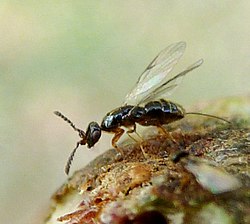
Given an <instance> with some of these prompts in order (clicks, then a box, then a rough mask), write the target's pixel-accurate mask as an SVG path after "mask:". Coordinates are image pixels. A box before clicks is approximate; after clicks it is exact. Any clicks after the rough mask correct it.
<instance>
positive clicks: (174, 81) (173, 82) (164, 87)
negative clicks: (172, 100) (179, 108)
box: [138, 59, 203, 104]
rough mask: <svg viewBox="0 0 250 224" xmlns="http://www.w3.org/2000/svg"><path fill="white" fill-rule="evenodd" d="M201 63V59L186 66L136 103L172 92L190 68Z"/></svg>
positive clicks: (158, 97) (162, 96) (165, 95)
mask: <svg viewBox="0 0 250 224" xmlns="http://www.w3.org/2000/svg"><path fill="white" fill-rule="evenodd" d="M202 63H203V59H200V60H198V61H197V62H195V63H194V64H192V65H191V66H189V67H188V68H186V69H185V70H184V71H182V72H181V73H179V74H178V75H176V76H174V77H173V78H171V79H168V80H167V81H165V82H163V83H161V85H159V86H158V87H156V88H154V90H153V91H152V92H151V93H150V94H148V95H145V96H144V97H143V98H142V99H141V100H140V101H139V102H138V104H142V103H146V102H148V101H152V100H154V99H160V98H164V97H167V96H169V95H171V94H172V92H173V91H174V90H175V89H176V87H177V86H178V85H179V84H180V82H181V80H182V78H183V77H184V76H185V75H186V74H187V73H188V72H191V71H192V70H194V69H196V68H198V67H199V66H200V65H201V64H202Z"/></svg>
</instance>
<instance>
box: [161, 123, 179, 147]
mask: <svg viewBox="0 0 250 224" xmlns="http://www.w3.org/2000/svg"><path fill="white" fill-rule="evenodd" d="M157 128H158V130H159V132H160V133H161V134H162V135H165V136H167V137H169V138H170V139H171V141H173V142H174V143H176V144H177V142H176V140H175V139H174V138H173V136H172V135H171V133H169V132H168V131H167V130H166V129H165V128H164V127H162V126H157Z"/></svg>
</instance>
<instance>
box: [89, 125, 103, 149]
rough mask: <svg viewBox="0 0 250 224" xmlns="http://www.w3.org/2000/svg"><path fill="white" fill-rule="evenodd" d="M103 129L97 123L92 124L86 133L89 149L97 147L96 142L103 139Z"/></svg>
mask: <svg viewBox="0 0 250 224" xmlns="http://www.w3.org/2000/svg"><path fill="white" fill-rule="evenodd" d="M101 132H102V131H101V128H100V126H99V124H98V123H97V122H94V121H92V122H90V123H89V126H88V128H87V131H86V140H87V145H88V148H91V147H93V146H94V145H95V143H96V142H98V140H99V139H100V137H101Z"/></svg>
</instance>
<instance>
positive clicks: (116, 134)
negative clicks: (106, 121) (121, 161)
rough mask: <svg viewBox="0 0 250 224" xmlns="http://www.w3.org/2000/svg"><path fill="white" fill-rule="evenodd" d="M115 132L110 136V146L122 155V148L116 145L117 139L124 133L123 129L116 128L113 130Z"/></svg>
mask: <svg viewBox="0 0 250 224" xmlns="http://www.w3.org/2000/svg"><path fill="white" fill-rule="evenodd" d="M113 133H114V134H115V135H114V137H113V138H112V146H113V147H114V148H115V149H116V150H117V151H118V152H119V153H120V154H121V155H122V156H124V152H123V151H122V149H120V148H119V147H118V145H117V142H118V140H119V139H120V138H121V136H122V135H123V133H124V130H123V129H122V128H117V129H115V130H114V131H113Z"/></svg>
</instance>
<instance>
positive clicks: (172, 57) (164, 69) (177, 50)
mask: <svg viewBox="0 0 250 224" xmlns="http://www.w3.org/2000/svg"><path fill="white" fill-rule="evenodd" d="M185 48H186V43H185V42H178V43H174V44H171V45H170V46H168V47H167V48H165V49H164V50H162V51H161V52H160V53H159V54H158V55H157V56H156V57H155V58H154V60H153V61H152V62H151V63H150V64H149V65H148V67H147V68H146V69H145V71H144V72H143V73H142V74H141V76H140V77H139V79H138V81H137V82H136V85H135V87H134V88H133V89H132V91H131V92H130V93H128V94H127V96H126V98H125V102H124V104H131V105H136V104H138V102H141V101H142V99H143V98H145V97H146V96H148V95H150V94H151V92H153V91H154V90H155V89H156V88H158V87H159V86H161V83H162V82H163V80H165V79H166V77H167V75H168V74H169V73H170V71H171V70H172V69H173V67H174V66H175V65H176V63H177V62H178V61H179V59H180V58H181V56H182V55H183V53H184V51H185Z"/></svg>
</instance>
